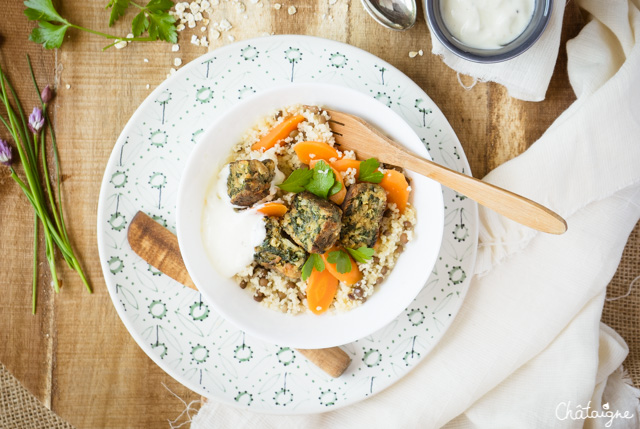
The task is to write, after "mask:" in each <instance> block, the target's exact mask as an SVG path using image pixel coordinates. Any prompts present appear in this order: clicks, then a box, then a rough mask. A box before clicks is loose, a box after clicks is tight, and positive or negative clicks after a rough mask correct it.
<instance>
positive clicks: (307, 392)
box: [98, 36, 478, 414]
mask: <svg viewBox="0 0 640 429" xmlns="http://www.w3.org/2000/svg"><path fill="white" fill-rule="evenodd" d="M311 81H317V82H329V83H333V84H337V85H343V86H348V87H350V88H354V89H357V90H360V91H362V92H364V93H366V94H370V95H371V96H372V97H374V98H375V99H377V100H378V101H380V102H381V103H384V104H385V105H387V106H389V107H390V108H391V109H393V110H394V111H396V112H397V113H399V114H400V115H401V116H402V117H403V118H404V119H405V120H406V121H407V123H409V124H410V125H411V127H412V128H413V129H414V130H415V132H416V133H417V134H418V135H419V136H420V138H421V139H422V141H423V142H424V144H425V145H426V147H427V149H428V150H429V152H430V153H431V156H432V157H433V158H434V160H435V161H436V162H439V163H441V164H443V165H445V166H447V167H449V168H452V169H454V170H458V171H462V172H465V173H469V165H468V163H467V160H466V158H465V156H464V153H463V151H462V147H461V146H460V143H459V142H458V139H457V137H456V135H455V133H454V132H453V130H452V129H451V126H450V125H449V123H448V122H447V120H446V119H445V117H444V115H443V114H442V113H441V112H440V110H439V109H438V107H437V106H436V105H435V104H434V103H433V101H432V100H431V99H430V98H429V97H428V96H427V95H426V94H425V93H424V91H422V90H421V89H420V88H419V87H418V86H417V85H416V84H415V83H414V82H412V81H411V80H410V79H409V78H408V77H407V76H405V75H404V74H402V73H401V72H400V71H399V70H397V69H396V68H394V67H393V66H391V65H389V64H388V63H386V62H384V61H382V60H380V59H379V58H377V57H375V56H373V55H371V54H369V53H367V52H365V51H362V50H360V49H357V48H355V47H353V46H349V45H345V44H342V43H338V42H334V41H330V40H324V39H319V38H314V37H308V36H270V37H264V38H259V39H253V40H248V41H244V42H239V43H235V44H232V45H228V46H225V47H223V48H220V49H218V50H216V51H214V52H211V53H209V54H207V55H204V56H202V57H200V58H198V59H196V60H194V61H192V62H191V63H190V64H188V65H186V66H185V67H183V68H182V69H181V70H180V71H179V72H178V73H176V74H175V75H174V76H172V77H171V78H170V79H168V80H167V81H165V82H164V83H163V84H162V85H160V86H159V87H158V88H156V90H155V91H153V93H152V94H151V95H150V96H149V97H148V98H147V99H146V100H145V101H144V102H143V103H142V105H141V106H140V107H139V108H138V110H137V111H136V112H135V114H134V115H133V117H132V118H131V119H130V120H129V123H128V124H127V126H126V127H125V129H124V130H123V132H122V134H121V135H120V138H119V139H118V141H117V142H116V145H115V147H114V149H113V153H112V154H111V158H110V159H109V163H108V165H107V168H106V171H105V175H104V180H103V183H102V189H101V192H100V201H99V207H98V247H99V253H100V259H101V263H102V269H103V271H104V277H105V281H106V284H107V288H108V289H109V293H110V295H111V298H112V300H113V303H114V306H115V308H116V310H117V311H118V314H119V315H120V317H121V319H122V321H123V323H124V324H125V326H126V327H127V329H128V330H129V332H130V333H131V335H132V336H133V338H134V339H135V340H136V341H137V342H138V344H139V345H140V347H142V349H143V350H144V351H145V353H147V355H149V357H151V359H153V360H154V361H155V362H156V363H157V364H158V365H159V366H160V367H161V368H162V369H164V370H165V371H166V372H167V373H169V374H170V375H171V376H172V377H174V378H175V379H176V380H178V381H179V382H181V383H183V384H184V385H186V386H187V387H189V388H190V389H192V390H194V391H196V392H198V393H200V394H202V395H204V396H207V397H209V398H212V399H215V400H218V401H221V402H224V403H227V404H231V405H236V406H241V407H246V408H249V409H252V410H255V411H259V412H267V413H278V414H305V413H318V412H323V411H327V410H329V409H335V408H338V407H341V406H344V405H347V404H350V403H354V402H357V401H360V400H362V399H365V398H367V397H368V396H371V395H373V394H375V393H377V392H379V391H381V390H382V389H384V388H385V387H387V386H389V385H391V384H392V383H394V382H396V381H397V380H399V379H400V378H401V377H402V376H404V375H406V374H407V373H408V372H409V371H410V370H411V369H412V368H413V367H414V366H415V365H416V364H417V363H418V362H420V360H422V359H423V358H424V357H425V356H426V355H427V354H428V353H429V351H430V350H431V349H432V348H433V347H434V345H435V344H436V342H437V341H438V340H439V339H440V338H442V336H443V335H444V333H445V331H446V329H447V328H448V327H449V325H450V324H451V321H452V320H453V317H454V316H455V314H456V313H457V311H458V309H459V307H460V304H461V303H462V300H463V298H464V296H465V293H466V291H467V287H468V283H469V281H468V280H469V279H470V274H471V273H472V272H473V265H474V262H475V255H476V249H477V242H478V220H477V207H476V204H475V203H474V202H473V201H471V200H469V199H467V198H465V197H463V196H461V195H459V194H457V193H456V192H454V191H451V190H449V189H446V188H445V189H444V202H445V227H444V228H445V230H444V238H443V244H442V249H441V251H440V255H439V258H438V262H437V263H436V266H435V268H434V270H433V273H432V275H431V277H430V278H429V281H428V282H427V284H426V285H425V287H424V288H423V290H422V292H420V294H419V295H418V297H417V298H416V299H415V301H414V302H413V303H412V304H411V305H410V306H409V307H408V308H407V309H406V311H405V312H403V313H402V314H401V315H400V316H398V317H397V318H396V319H395V320H394V321H393V322H392V323H391V324H389V325H388V326H387V327H385V328H384V329H382V330H380V331H378V332H376V333H375V334H373V335H371V336H369V337H366V338H363V339H361V340H359V341H356V342H354V343H351V344H348V345H345V346H344V347H343V349H344V350H345V351H346V352H347V353H349V355H350V356H351V357H352V359H353V362H352V364H351V366H350V367H349V368H348V369H347V372H346V373H345V374H344V375H343V376H342V377H340V378H338V379H332V378H330V377H329V376H327V375H326V374H325V373H324V372H322V371H321V370H319V369H318V368H317V367H315V366H314V365H313V364H311V363H309V362H308V361H306V360H305V359H304V358H303V357H302V356H300V355H298V354H296V353H295V352H294V351H293V350H292V349H289V348H287V347H279V346H277V345H273V344H268V343H264V342H262V341H260V340H258V339H255V338H251V337H250V336H248V335H245V334H244V333H243V332H242V331H240V330H238V329H237V328H235V327H234V326H233V325H231V324H230V323H228V322H226V321H225V320H223V319H222V318H221V317H220V316H219V315H217V314H216V313H214V312H213V311H212V309H211V308H210V307H209V306H208V305H207V304H206V302H203V301H202V297H201V296H200V294H199V293H198V292H196V291H194V290H191V289H187V288H185V287H183V286H181V285H179V284H177V283H176V282H175V281H173V280H171V279H170V278H168V277H166V276H164V275H163V274H162V273H160V272H158V271H157V270H155V269H154V268H153V267H151V266H149V265H148V264H147V263H145V262H144V261H142V260H141V259H140V258H139V257H138V256H137V255H136V254H135V253H133V251H132V250H131V248H130V247H129V245H128V243H127V226H128V222H129V221H130V220H131V219H132V218H133V216H134V214H135V213H136V212H137V211H138V210H143V211H145V212H146V213H148V214H149V215H150V216H152V217H154V218H155V219H156V220H157V221H158V222H159V223H161V224H162V225H164V226H166V227H168V228H169V229H170V230H171V231H173V232H174V233H175V211H176V191H177V188H178V184H179V182H180V176H181V174H182V170H183V168H184V165H185V162H186V160H187V157H188V155H189V152H190V151H191V150H192V149H193V147H194V145H195V144H197V143H198V139H199V137H200V135H201V133H202V132H203V131H204V129H205V128H206V127H207V126H208V125H209V124H210V123H211V122H212V121H213V120H214V119H215V118H217V117H218V116H219V115H221V114H222V113H223V112H224V111H225V109H227V108H229V107H230V106H232V105H233V104H234V103H236V102H237V101H238V100H240V99H242V98H243V97H245V96H246V95H248V94H251V93H254V92H256V91H260V90H262V89H265V88H269V87H271V86H273V85H280V84H283V83H286V82H311Z"/></svg>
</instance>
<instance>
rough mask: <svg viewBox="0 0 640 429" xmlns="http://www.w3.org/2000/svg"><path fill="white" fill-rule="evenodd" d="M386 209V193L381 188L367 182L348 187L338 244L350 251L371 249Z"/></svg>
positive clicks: (376, 238) (343, 204)
mask: <svg viewBox="0 0 640 429" xmlns="http://www.w3.org/2000/svg"><path fill="white" fill-rule="evenodd" d="M386 207H387V193H386V192H385V190H384V188H383V187H382V186H380V185H376V184H375V183H367V182H362V183H357V184H355V185H352V186H350V187H349V189H348V190H347V195H346V196H345V198H344V202H343V203H342V212H343V214H342V230H341V232H340V243H341V244H342V245H343V246H344V247H350V248H351V249H357V248H359V247H362V246H365V247H373V245H374V244H376V240H378V234H379V232H380V222H381V221H382V216H383V215H384V211H385V209H386Z"/></svg>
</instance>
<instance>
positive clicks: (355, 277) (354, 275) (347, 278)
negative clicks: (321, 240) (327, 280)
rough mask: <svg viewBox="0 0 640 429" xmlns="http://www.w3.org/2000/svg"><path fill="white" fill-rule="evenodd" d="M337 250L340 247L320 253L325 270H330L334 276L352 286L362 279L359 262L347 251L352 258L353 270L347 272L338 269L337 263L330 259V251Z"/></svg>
mask: <svg viewBox="0 0 640 429" xmlns="http://www.w3.org/2000/svg"><path fill="white" fill-rule="evenodd" d="M336 250H340V248H339V247H333V248H331V249H329V250H328V251H327V252H326V253H323V254H322V255H320V256H321V257H322V260H323V261H324V269H325V271H329V272H330V273H331V275H332V276H333V277H335V278H336V279H338V280H339V281H341V282H343V283H345V284H346V285H347V286H352V285H354V284H356V283H358V282H359V281H360V280H362V273H361V272H360V269H359V268H358V264H356V261H354V260H353V258H352V257H351V255H349V254H348V253H347V256H349V259H350V260H351V271H348V272H346V273H341V272H339V271H338V268H337V267H336V265H337V264H332V263H330V262H329V261H328V258H329V253H330V252H334V251H336Z"/></svg>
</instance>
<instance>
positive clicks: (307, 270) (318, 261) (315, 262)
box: [301, 253, 324, 280]
mask: <svg viewBox="0 0 640 429" xmlns="http://www.w3.org/2000/svg"><path fill="white" fill-rule="evenodd" d="M314 268H315V269H316V271H318V272H322V271H324V261H323V260H322V258H321V257H320V255H318V254H317V253H311V254H309V257H308V258H307V261H306V262H305V263H304V265H303V266H302V276H301V277H302V280H307V279H308V278H309V276H310V275H311V272H312V271H313V269H314Z"/></svg>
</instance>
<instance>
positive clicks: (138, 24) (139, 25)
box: [131, 11, 149, 37]
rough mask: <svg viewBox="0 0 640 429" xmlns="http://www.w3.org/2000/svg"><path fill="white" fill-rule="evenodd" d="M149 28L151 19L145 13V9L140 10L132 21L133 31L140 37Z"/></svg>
mask: <svg viewBox="0 0 640 429" xmlns="http://www.w3.org/2000/svg"><path fill="white" fill-rule="evenodd" d="M147 28H149V19H148V18H147V15H145V13H144V11H143V12H140V13H139V14H137V15H136V16H135V18H133V21H131V32H132V33H133V35H134V36H136V37H138V36H139V35H141V34H142V33H144V32H145V31H146V30H147Z"/></svg>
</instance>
